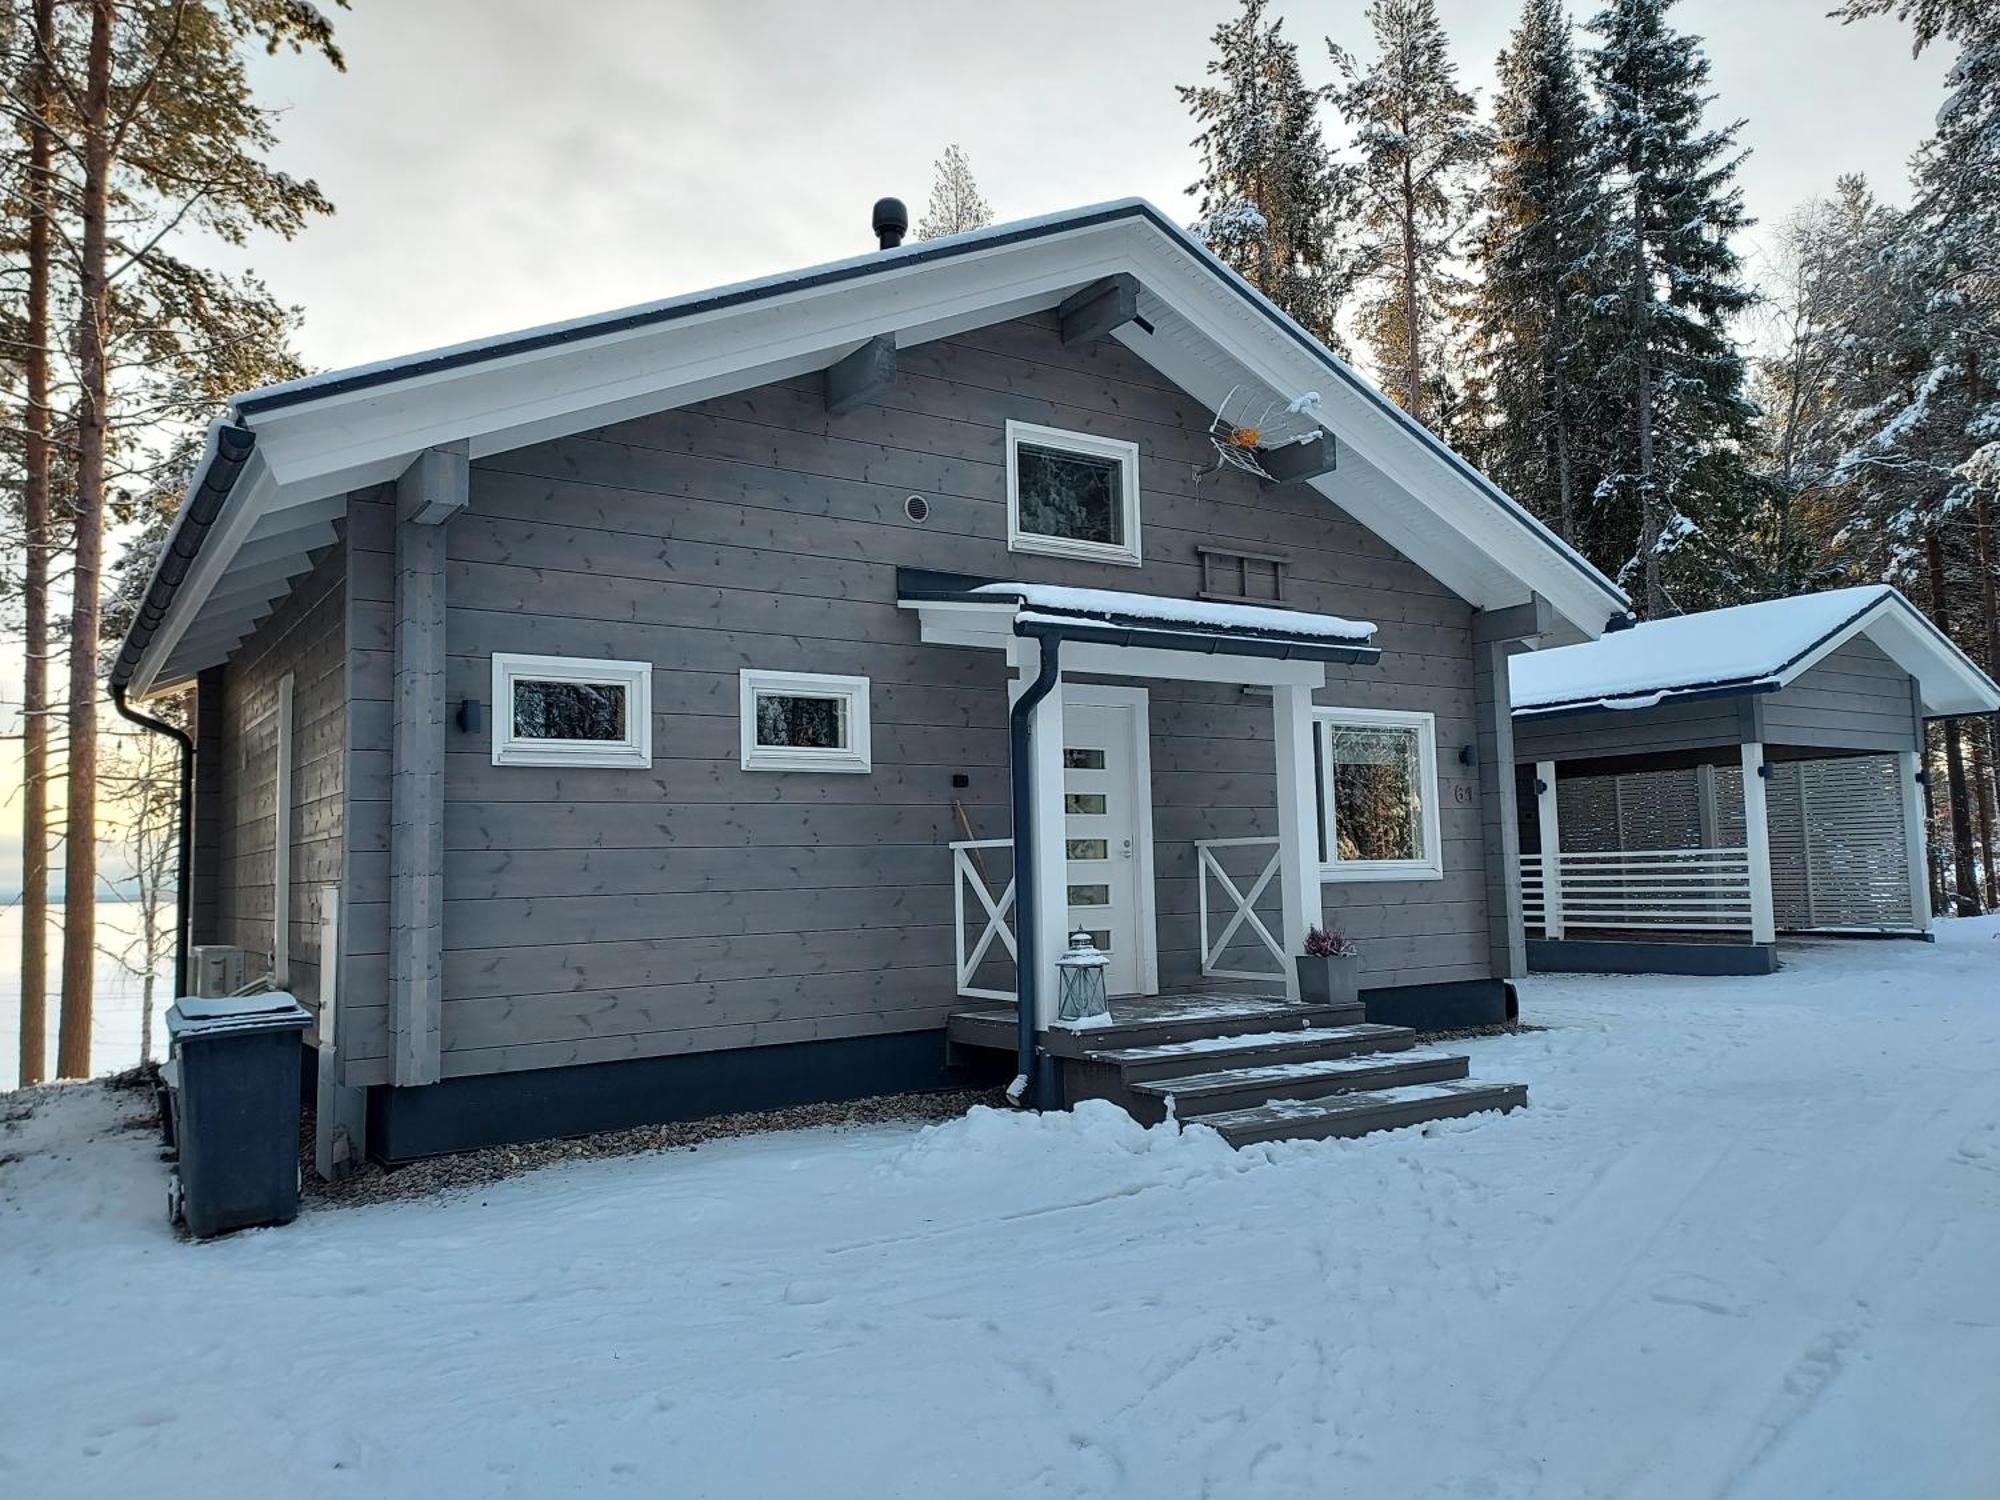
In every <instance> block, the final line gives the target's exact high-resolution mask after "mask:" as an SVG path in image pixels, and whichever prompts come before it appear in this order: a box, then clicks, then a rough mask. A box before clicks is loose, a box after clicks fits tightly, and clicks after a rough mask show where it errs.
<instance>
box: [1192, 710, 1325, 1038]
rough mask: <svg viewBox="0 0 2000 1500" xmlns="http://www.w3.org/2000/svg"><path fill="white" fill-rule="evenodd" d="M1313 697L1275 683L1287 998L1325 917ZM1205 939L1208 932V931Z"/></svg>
mask: <svg viewBox="0 0 2000 1500" xmlns="http://www.w3.org/2000/svg"><path fill="white" fill-rule="evenodd" d="M1312 707H1313V698H1312V689H1311V688H1309V687H1295V686H1279V687H1274V688H1272V689H1271V728H1272V738H1273V740H1274V741H1275V743H1276V746H1277V761H1278V883H1279V887H1280V890H1281V893H1282V900H1283V902H1284V942H1285V958H1286V962H1285V965H1284V969H1285V998H1286V999H1288V1000H1296V999H1298V998H1299V971H1298V966H1297V965H1296V964H1294V963H1292V962H1291V960H1292V959H1293V958H1295V957H1297V956H1298V955H1299V954H1300V953H1303V952H1304V951H1305V942H1306V933H1307V931H1308V930H1310V929H1311V928H1314V927H1317V926H1319V925H1320V924H1321V923H1322V922H1323V921H1325V919H1326V917H1325V905H1324V891H1323V889H1322V887H1321V885H1320V880H1319V812H1318V804H1317V802H1316V801H1315V799H1316V797H1317V795H1318V788H1317V787H1316V786H1315V785H1314V783H1313V742H1312V736H1313V716H1312ZM1204 940H1206V935H1205V934H1204Z"/></svg>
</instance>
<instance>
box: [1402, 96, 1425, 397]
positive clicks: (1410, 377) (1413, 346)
mask: <svg viewBox="0 0 2000 1500" xmlns="http://www.w3.org/2000/svg"><path fill="white" fill-rule="evenodd" d="M1403 124H1404V137H1405V139H1408V136H1409V127H1410V124H1411V122H1410V121H1408V120H1405V121H1404V122H1403ZM1403 386H1404V389H1405V390H1406V391H1407V393H1408V396H1407V399H1406V400H1405V401H1404V403H1403V404H1404V405H1405V406H1406V407H1408V408H1409V412H1410V415H1411V416H1413V417H1415V418H1416V419H1417V420H1418V421H1419V422H1421V421H1423V419H1424V361H1423V355H1422V351H1421V350H1420V349H1419V347H1418V339H1417V183H1416V177H1415V175H1414V174H1413V173H1412V172H1411V171H1410V155H1409V151H1408V150H1407V149H1405V151H1404V153H1403Z"/></svg>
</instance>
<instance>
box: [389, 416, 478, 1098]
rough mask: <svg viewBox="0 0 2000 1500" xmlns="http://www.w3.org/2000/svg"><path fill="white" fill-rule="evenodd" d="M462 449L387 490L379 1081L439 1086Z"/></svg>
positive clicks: (465, 479)
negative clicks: (452, 532)
mask: <svg viewBox="0 0 2000 1500" xmlns="http://www.w3.org/2000/svg"><path fill="white" fill-rule="evenodd" d="M468 468H469V465H468V462H467V456H466V453H465V451H464V449H463V448H460V449H458V450H456V451H454V450H451V449H442V448H432V449H428V450H426V451H425V452H423V453H421V454H419V455H418V456H417V458H416V460H415V462H413V463H412V464H411V465H410V467H409V468H408V469H406V470H405V471H404V473H403V476H402V478H401V479H400V480H398V481H397V484H396V515H397V522H396V574H395V604H394V610H395V636H394V641H395V657H396V697H395V703H394V722H393V725H392V728H391V731H390V745H389V751H390V754H389V810H390V827H389V1079H390V1082H392V1083H395V1084H398V1085H401V1086H411V1085H420V1084H426V1083H436V1082H437V1081H438V1079H439V1078H440V1077H441V1076H442V1071H441V1063H442V1048H441V1033H440V1029H439V1023H440V1014H441V1010H442V1000H443V989H444V752H445V735H446V725H445V693H444V686H445V584H444V580H445V571H444V570H445V545H444V543H445V533H444V528H443V526H442V524H441V523H442V522H444V521H446V520H449V519H450V518H451V517H452V516H454V515H456V514H457V513H458V512H459V511H460V510H461V509H463V508H464V506H465V502H466V499H467V496H468V492H469V488H468V487H469V473H468Z"/></svg>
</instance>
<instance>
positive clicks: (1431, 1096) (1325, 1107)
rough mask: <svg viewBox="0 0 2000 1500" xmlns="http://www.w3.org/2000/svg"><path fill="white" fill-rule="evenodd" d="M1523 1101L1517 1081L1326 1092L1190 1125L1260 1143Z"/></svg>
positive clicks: (1234, 1141)
mask: <svg viewBox="0 0 2000 1500" xmlns="http://www.w3.org/2000/svg"><path fill="white" fill-rule="evenodd" d="M1527 1102H1528V1090H1527V1089H1526V1087H1524V1086H1523V1085H1521V1084H1518V1083H1477V1082H1474V1081H1472V1080H1470V1079H1454V1080H1448V1081H1446V1082H1443V1083H1421V1084H1414V1085H1411V1086H1409V1087H1406V1088H1392V1089H1380V1090H1375V1091H1372V1092H1361V1093H1351V1094H1332V1095H1329V1096H1327V1097H1326V1098H1322V1099H1292V1098H1279V1099H1271V1100H1268V1101H1267V1102H1265V1103H1263V1104H1259V1105H1257V1106H1255V1107H1254V1108H1250V1109H1237V1110H1228V1111H1225V1112H1224V1113H1221V1114H1214V1115H1202V1116H1201V1117H1199V1118H1198V1119H1196V1120H1193V1121H1191V1122H1190V1123H1191V1124H1197V1125H1206V1126H1208V1127H1209V1128H1210V1129H1211V1130H1214V1131H1216V1132H1217V1133H1218V1134H1220V1135H1221V1137H1222V1138H1223V1139H1224V1140H1225V1141H1227V1142H1229V1144H1230V1145H1232V1146H1254V1145H1256V1144H1257V1143H1258V1142H1260V1141H1302V1140H1325V1139H1328V1138H1331V1137H1336V1136H1339V1137H1346V1136H1357V1135H1367V1134H1368V1133H1369V1132H1371V1131H1375V1130H1396V1129H1399V1128H1400V1127H1402V1126H1405V1125H1422V1124H1426V1123H1428V1122H1429V1121H1432V1120H1455V1119H1458V1118H1460V1117H1462V1116H1465V1115H1475V1114H1480V1113H1482V1112H1484V1111H1486V1110H1500V1111H1502V1112H1503V1113H1504V1112H1505V1111H1507V1110H1510V1109H1518V1108H1520V1107H1521V1106H1522V1105H1523V1104H1526V1103H1527Z"/></svg>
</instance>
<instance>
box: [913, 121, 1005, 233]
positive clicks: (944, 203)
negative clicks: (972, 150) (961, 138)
mask: <svg viewBox="0 0 2000 1500" xmlns="http://www.w3.org/2000/svg"><path fill="white" fill-rule="evenodd" d="M992 222H993V209H992V207H991V205H989V204H988V203H987V201H986V200H985V199H984V198H982V197H980V196H979V185H978V184H977V183H975V182H974V181H973V180H972V164H971V163H970V162H969V161H967V160H966V158H965V151H964V148H963V147H960V146H958V145H956V144H953V145H950V146H947V147H945V148H944V155H943V156H940V157H939V158H938V159H937V179H936V181H934V182H933V183H932V184H931V202H930V207H929V208H928V209H927V210H925V212H924V216H923V217H922V218H921V219H919V220H917V238H918V239H920V240H935V239H942V238H943V237H944V236H945V235H948V234H964V233H965V232H966V231H968V230H972V229H984V228H985V227H986V226H987V225H988V224H991V223H992Z"/></svg>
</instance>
